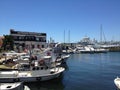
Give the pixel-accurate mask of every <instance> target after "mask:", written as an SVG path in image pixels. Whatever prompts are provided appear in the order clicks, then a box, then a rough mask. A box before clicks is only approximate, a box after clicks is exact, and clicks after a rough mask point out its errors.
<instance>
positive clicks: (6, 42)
mask: <svg viewBox="0 0 120 90" xmlns="http://www.w3.org/2000/svg"><path fill="white" fill-rule="evenodd" d="M2 47H3V49H4V50H13V47H14V40H13V37H12V36H11V35H4V39H3V45H2Z"/></svg>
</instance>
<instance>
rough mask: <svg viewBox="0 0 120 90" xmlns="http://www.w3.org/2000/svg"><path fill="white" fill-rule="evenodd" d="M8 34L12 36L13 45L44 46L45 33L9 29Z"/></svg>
mask: <svg viewBox="0 0 120 90" xmlns="http://www.w3.org/2000/svg"><path fill="white" fill-rule="evenodd" d="M10 35H11V36H13V39H14V45H15V47H20V46H21V47H22V48H25V49H28V48H45V47H46V36H47V35H46V33H36V32H23V31H15V30H14V29H10Z"/></svg>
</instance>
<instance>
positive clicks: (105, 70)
mask: <svg viewBox="0 0 120 90" xmlns="http://www.w3.org/2000/svg"><path fill="white" fill-rule="evenodd" d="M119 58H120V52H109V53H101V54H73V55H71V56H70V58H69V59H68V60H67V63H66V64H67V68H66V71H65V72H64V73H63V75H62V77H60V78H59V79H54V80H52V81H48V82H42V83H38V82H36V83H27V85H28V86H30V88H31V90H43V89H45V90H116V89H117V87H116V85H115V84H114V79H115V78H116V77H117V76H120V71H119V68H120V64H119V63H120V60H119Z"/></svg>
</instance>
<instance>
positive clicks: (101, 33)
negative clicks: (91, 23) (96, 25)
mask: <svg viewBox="0 0 120 90" xmlns="http://www.w3.org/2000/svg"><path fill="white" fill-rule="evenodd" d="M100 43H102V24H101V25H100Z"/></svg>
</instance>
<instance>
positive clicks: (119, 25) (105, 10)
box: [0, 0, 120, 42]
mask: <svg viewBox="0 0 120 90" xmlns="http://www.w3.org/2000/svg"><path fill="white" fill-rule="evenodd" d="M101 25H102V32H103V33H104V34H103V35H104V37H103V40H106V41H110V40H114V41H120V0H0V36H2V35H7V34H9V33H10V29H14V30H16V31H29V32H38V33H47V40H49V39H50V37H51V38H52V39H54V40H55V42H64V41H65V42H69V41H70V42H78V41H80V40H81V39H82V38H83V37H86V36H87V37H90V38H91V39H96V40H98V41H100V31H101V28H100V27H101ZM69 32H70V34H69ZM64 37H65V38H64ZM69 37H70V38H69Z"/></svg>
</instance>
